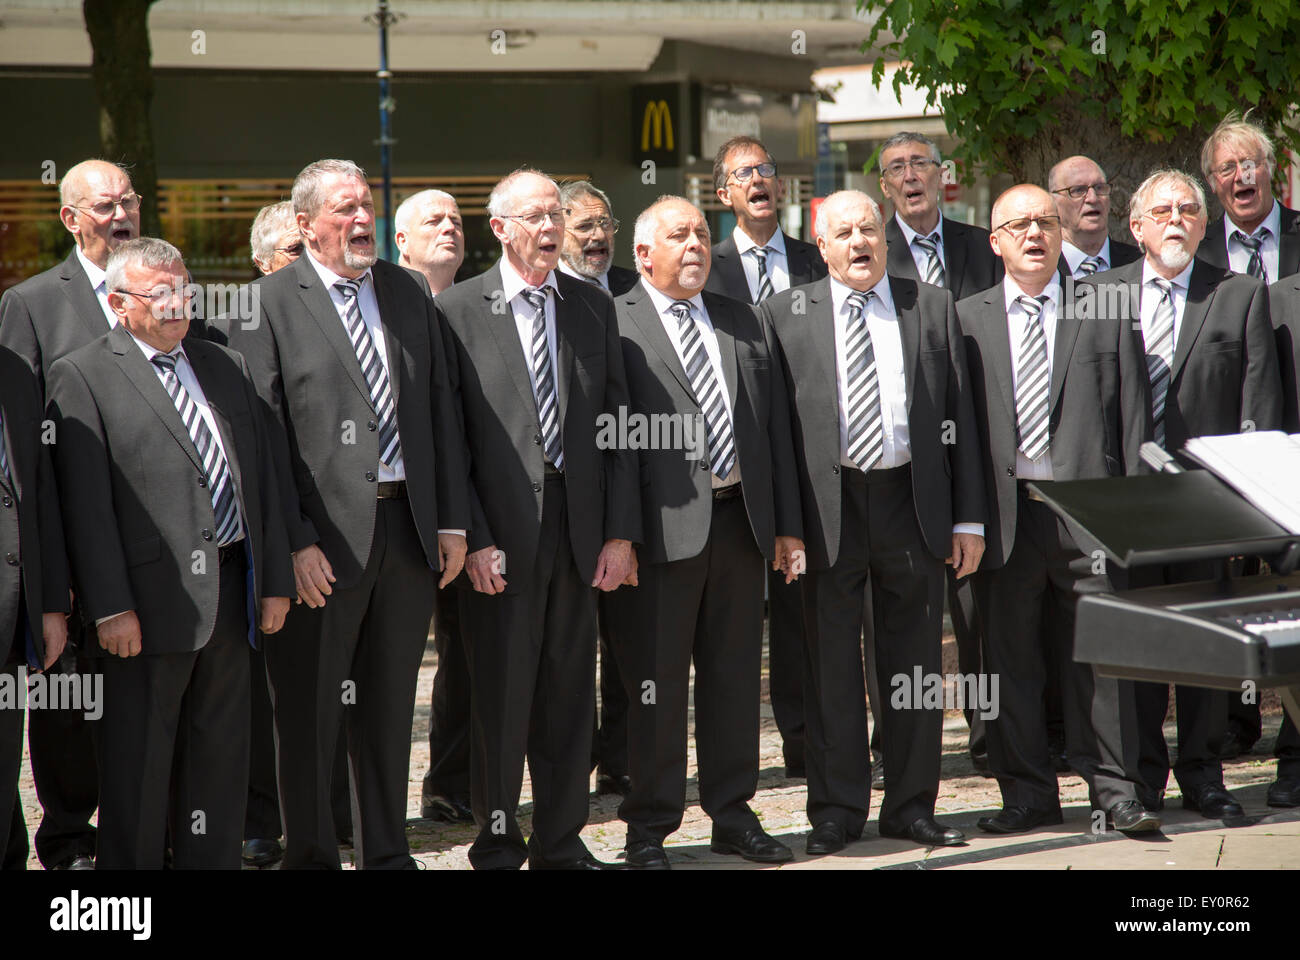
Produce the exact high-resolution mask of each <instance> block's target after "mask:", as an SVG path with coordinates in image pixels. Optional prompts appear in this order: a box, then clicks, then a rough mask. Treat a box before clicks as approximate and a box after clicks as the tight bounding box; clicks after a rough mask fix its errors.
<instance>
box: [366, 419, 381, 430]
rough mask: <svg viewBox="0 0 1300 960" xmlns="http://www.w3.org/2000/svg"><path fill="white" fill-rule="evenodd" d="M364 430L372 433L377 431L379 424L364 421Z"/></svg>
mask: <svg viewBox="0 0 1300 960" xmlns="http://www.w3.org/2000/svg"><path fill="white" fill-rule="evenodd" d="M366 429H367V430H370V431H372V432H373V431H375V430H378V429H379V424H377V423H375V421H373V420H368V421H366Z"/></svg>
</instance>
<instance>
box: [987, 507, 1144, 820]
mask: <svg viewBox="0 0 1300 960" xmlns="http://www.w3.org/2000/svg"><path fill="white" fill-rule="evenodd" d="M1016 507H1017V513H1016V535H1015V542H1014V544H1013V545H1012V548H1011V555H1010V556H1009V557H1008V558H1007V562H1006V564H1005V565H1004V566H1002V567H1000V568H998V569H993V570H983V571H980V572H977V573H976V574H974V577H975V596H976V600H977V604H978V609H979V616H980V621H981V623H982V624H983V626H984V664H985V669H986V670H987V671H988V674H989V677H990V689H992V687H991V681H992V679H993V678H996V679H997V684H998V685H997V696H996V697H995V708H996V713H997V715H996V717H990V718H988V720H987V722H986V736H987V741H988V752H989V768H990V769H991V770H992V772H993V774H994V775H995V776H996V777H997V780H998V786H999V787H1000V788H1001V790H1002V802H1003V804H1004V806H1008V807H1009V806H1024V807H1030V808H1032V809H1035V810H1058V809H1059V808H1060V800H1059V796H1058V793H1057V782H1056V769H1055V766H1054V764H1053V762H1052V757H1051V755H1050V751H1049V750H1048V717H1047V711H1048V697H1047V694H1048V688H1049V685H1050V684H1049V679H1050V676H1051V674H1052V673H1053V672H1059V674H1060V677H1059V681H1058V688H1059V690H1060V691H1061V701H1062V708H1063V713H1064V721H1065V741H1066V754H1067V756H1068V757H1069V760H1070V765H1071V766H1072V767H1073V768H1074V770H1075V771H1076V772H1077V773H1078V774H1079V775H1080V776H1081V777H1083V779H1084V781H1085V782H1086V783H1087V784H1088V787H1089V791H1090V795H1091V797H1092V800H1093V803H1094V805H1096V806H1097V807H1098V808H1099V809H1103V810H1108V809H1110V808H1111V807H1112V806H1114V805H1115V804H1116V803H1118V802H1120V801H1121V800H1136V799H1137V798H1138V792H1137V785H1136V784H1135V783H1134V782H1132V781H1130V780H1128V779H1126V777H1125V760H1124V753H1123V751H1124V745H1125V743H1126V742H1127V743H1130V744H1131V743H1132V737H1133V731H1134V730H1135V729H1136V716H1135V713H1134V711H1133V708H1132V705H1131V704H1129V703H1127V702H1124V701H1123V700H1122V698H1121V695H1120V684H1119V682H1118V681H1116V680H1110V679H1107V678H1105V677H1100V676H1098V675H1097V673H1096V671H1095V670H1094V669H1093V668H1092V666H1091V665H1089V664H1085V663H1076V662H1075V661H1074V619H1075V611H1076V609H1077V606H1078V593H1079V592H1080V590H1081V588H1084V587H1086V586H1087V585H1089V581H1091V580H1092V578H1093V577H1094V575H1093V572H1092V560H1091V558H1090V557H1087V556H1084V555H1083V554H1082V553H1081V552H1080V551H1079V549H1078V548H1077V547H1076V546H1075V544H1074V541H1073V539H1072V538H1071V537H1070V534H1069V532H1068V531H1067V530H1066V528H1065V526H1064V525H1063V524H1062V523H1061V521H1060V520H1058V519H1057V517H1056V515H1055V514H1054V513H1052V511H1051V510H1049V509H1048V508H1047V506H1046V505H1044V504H1042V503H1039V502H1036V501H1033V500H1030V499H1029V497H1028V494H1027V493H1026V491H1025V487H1024V485H1023V484H1022V485H1021V486H1020V491H1019V497H1018V501H1017V505H1016ZM1125 731H1128V736H1127V737H1125Z"/></svg>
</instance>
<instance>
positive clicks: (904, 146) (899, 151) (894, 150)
mask: <svg viewBox="0 0 1300 960" xmlns="http://www.w3.org/2000/svg"><path fill="white" fill-rule="evenodd" d="M900 155H906V156H907V157H908V158H909V159H910V158H912V157H928V156H930V148H929V147H928V146H926V145H925V144H924V143H921V141H919V140H908V141H907V142H906V143H897V144H895V145H894V146H892V147H890V148H888V149H887V150H886V151H885V152H884V154H883V156H891V157H892V156H900Z"/></svg>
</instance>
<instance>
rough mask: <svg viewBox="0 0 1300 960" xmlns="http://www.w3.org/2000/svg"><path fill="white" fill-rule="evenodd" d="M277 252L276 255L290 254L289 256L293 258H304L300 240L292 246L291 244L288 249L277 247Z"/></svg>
mask: <svg viewBox="0 0 1300 960" xmlns="http://www.w3.org/2000/svg"><path fill="white" fill-rule="evenodd" d="M275 252H276V253H287V254H289V256H291V257H301V256H302V241H301V240H299V241H298V242H297V243H291V244H289V245H288V246H287V247H276V248H275Z"/></svg>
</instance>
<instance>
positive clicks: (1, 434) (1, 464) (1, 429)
mask: <svg viewBox="0 0 1300 960" xmlns="http://www.w3.org/2000/svg"><path fill="white" fill-rule="evenodd" d="M0 477H4V478H5V479H6V480H10V481H12V480H13V478H12V477H10V476H9V454H7V453H5V418H4V414H0Z"/></svg>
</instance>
